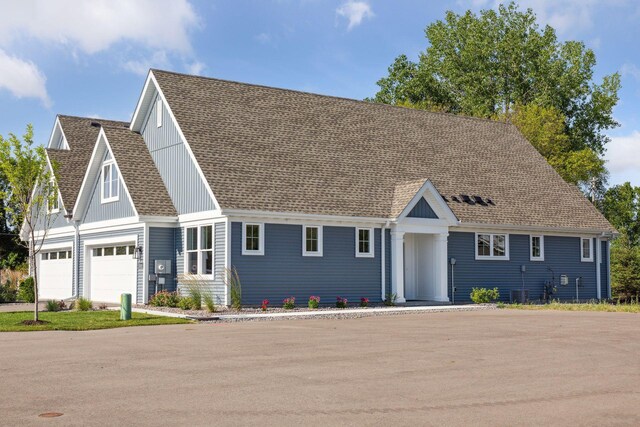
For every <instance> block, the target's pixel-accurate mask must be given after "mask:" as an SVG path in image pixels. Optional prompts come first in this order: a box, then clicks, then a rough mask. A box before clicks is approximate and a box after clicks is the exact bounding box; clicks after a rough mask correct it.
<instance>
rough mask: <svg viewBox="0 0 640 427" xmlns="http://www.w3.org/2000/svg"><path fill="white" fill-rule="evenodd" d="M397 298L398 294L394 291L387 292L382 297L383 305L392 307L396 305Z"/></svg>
mask: <svg viewBox="0 0 640 427" xmlns="http://www.w3.org/2000/svg"><path fill="white" fill-rule="evenodd" d="M397 300H398V295H396V294H395V293H389V294H387V296H386V297H385V299H384V305H386V306H390V307H394V306H395V305H396V301H397Z"/></svg>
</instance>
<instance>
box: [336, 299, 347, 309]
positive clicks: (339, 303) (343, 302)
mask: <svg viewBox="0 0 640 427" xmlns="http://www.w3.org/2000/svg"><path fill="white" fill-rule="evenodd" d="M347 302H348V301H347V299H346V298H342V297H336V307H337V308H347Z"/></svg>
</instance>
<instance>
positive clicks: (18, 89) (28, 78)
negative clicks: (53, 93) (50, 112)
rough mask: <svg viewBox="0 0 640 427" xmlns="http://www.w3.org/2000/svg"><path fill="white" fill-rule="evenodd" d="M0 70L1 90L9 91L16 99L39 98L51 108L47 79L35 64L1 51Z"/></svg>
mask: <svg viewBox="0 0 640 427" xmlns="http://www.w3.org/2000/svg"><path fill="white" fill-rule="evenodd" d="M0 70H1V71H0V89H6V90H8V91H9V92H11V94H13V96H15V97H16V98H37V99H40V100H41V101H42V103H43V105H44V106H45V107H47V108H49V107H50V106H51V100H50V99H49V95H48V94H47V89H46V81H47V79H46V77H45V76H44V74H43V73H42V72H41V71H40V70H39V69H38V67H37V66H36V65H35V64H34V63H33V62H30V61H24V60H22V59H20V58H17V57H15V56H10V55H8V54H7V53H5V52H4V51H3V50H2V49H0Z"/></svg>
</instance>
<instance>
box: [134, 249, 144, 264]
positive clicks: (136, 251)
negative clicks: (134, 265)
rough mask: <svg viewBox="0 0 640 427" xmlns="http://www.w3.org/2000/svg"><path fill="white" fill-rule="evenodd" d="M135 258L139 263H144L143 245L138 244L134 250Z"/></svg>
mask: <svg viewBox="0 0 640 427" xmlns="http://www.w3.org/2000/svg"><path fill="white" fill-rule="evenodd" d="M133 258H134V259H137V260H138V262H139V263H142V246H136V248H135V249H134V251H133Z"/></svg>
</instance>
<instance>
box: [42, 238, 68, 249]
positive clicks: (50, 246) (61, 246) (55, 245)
mask: <svg viewBox="0 0 640 427" xmlns="http://www.w3.org/2000/svg"><path fill="white" fill-rule="evenodd" d="M73 245H74V241H73V240H70V241H68V242H59V243H44V244H43V245H42V247H41V248H40V251H51V250H55V249H69V248H70V249H71V251H73Z"/></svg>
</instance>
